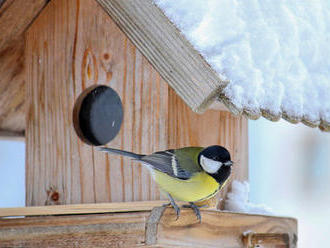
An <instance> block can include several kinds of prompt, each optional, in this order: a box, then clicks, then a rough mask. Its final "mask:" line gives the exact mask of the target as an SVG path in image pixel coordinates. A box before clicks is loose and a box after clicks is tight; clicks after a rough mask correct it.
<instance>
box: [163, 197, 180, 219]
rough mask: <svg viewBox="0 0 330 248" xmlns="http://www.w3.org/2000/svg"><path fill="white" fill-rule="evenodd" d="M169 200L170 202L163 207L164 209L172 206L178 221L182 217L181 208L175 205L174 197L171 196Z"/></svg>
mask: <svg viewBox="0 0 330 248" xmlns="http://www.w3.org/2000/svg"><path fill="white" fill-rule="evenodd" d="M169 198H170V202H169V203H166V204H164V205H163V207H168V206H172V207H173V208H174V210H175V213H176V219H175V220H178V219H179V217H180V207H179V206H178V205H177V204H176V203H175V201H174V199H173V198H172V196H171V195H170V194H169Z"/></svg>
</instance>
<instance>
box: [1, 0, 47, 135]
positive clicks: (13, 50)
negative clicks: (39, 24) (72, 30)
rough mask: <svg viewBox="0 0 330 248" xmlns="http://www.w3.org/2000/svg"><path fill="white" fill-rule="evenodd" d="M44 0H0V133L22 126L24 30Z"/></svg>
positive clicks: (19, 131)
mask: <svg viewBox="0 0 330 248" xmlns="http://www.w3.org/2000/svg"><path fill="white" fill-rule="evenodd" d="M47 2H48V1H46V0H0V136H15V135H22V134H23V132H24V130H25V85H24V36H23V33H24V31H25V30H26V29H27V28H28V26H29V25H30V24H31V22H32V21H33V20H34V18H35V17H36V16H37V15H38V14H39V12H40V11H41V10H42V9H43V8H44V6H45V5H46V4H47Z"/></svg>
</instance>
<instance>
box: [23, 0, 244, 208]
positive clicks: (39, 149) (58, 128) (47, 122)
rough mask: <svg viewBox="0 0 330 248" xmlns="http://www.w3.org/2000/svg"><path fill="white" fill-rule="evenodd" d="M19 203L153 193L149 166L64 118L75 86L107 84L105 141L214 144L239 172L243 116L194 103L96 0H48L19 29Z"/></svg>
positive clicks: (145, 146) (134, 147)
mask: <svg viewBox="0 0 330 248" xmlns="http://www.w3.org/2000/svg"><path fill="white" fill-rule="evenodd" d="M25 56H26V60H25V65H26V72H27V77H26V78H27V94H26V104H27V125H26V204H27V205H29V206H31V205H56V204H73V203H92V202H125V201H140V200H159V199H161V198H162V197H161V195H160V192H159V190H158V188H157V186H156V184H155V183H154V182H153V181H152V179H151V177H150V175H149V173H148V171H147V170H146V169H144V168H142V167H141V165H139V164H137V163H136V162H131V161H130V160H129V159H126V158H121V157H119V156H113V155H112V156H108V155H106V154H104V153H100V152H97V151H95V150H94V148H93V147H91V146H89V145H86V144H85V143H83V142H82V141H81V140H80V139H79V138H78V136H77V135H76V133H75V131H74V128H73V123H72V110H73V107H74V102H75V100H76V99H77V98H78V96H79V94H81V92H83V91H84V89H86V88H87V87H89V86H91V85H93V84H105V85H108V86H110V87H112V88H113V89H114V90H116V92H117V93H118V94H119V96H120V97H121V100H122V103H123V110H124V119H123V125H122V127H121V131H120V133H119V135H118V136H117V137H116V138H115V139H114V140H113V141H111V142H110V143H109V146H111V147H114V148H119V149H126V150H129V151H133V152H137V153H151V152H154V151H157V150H162V149H168V148H173V147H179V146H183V145H211V144H221V145H225V146H226V147H228V148H229V150H230V151H231V153H232V154H233V159H234V161H235V162H236V166H235V169H234V176H233V178H239V179H246V178H247V121H246V120H245V119H244V118H242V117H233V116H231V115H230V114H229V113H227V112H219V111H215V110H212V111H209V112H206V113H205V114H204V115H197V114H195V113H193V112H192V111H191V110H190V109H189V108H188V107H187V106H186V105H185V104H184V103H183V101H182V100H181V99H180V98H179V97H178V96H177V95H176V94H175V92H174V91H172V90H171V89H170V88H169V86H168V84H167V83H166V82H165V81H164V80H163V79H162V78H161V77H160V75H159V73H158V72H157V71H156V70H155V69H154V68H153V67H152V66H151V65H150V63H149V62H148V61H147V60H146V59H145V57H144V56H143V55H142V54H141V53H140V52H139V51H138V50H137V49H136V47H135V46H134V45H133V44H132V43H131V42H130V40H128V38H127V37H126V36H125V34H124V33H123V32H122V31H121V30H120V29H119V28H118V26H117V25H116V24H115V23H114V22H113V21H112V19H111V18H110V17H109V16H108V15H107V14H106V13H105V12H104V10H103V8H102V7H100V6H99V5H98V4H97V2H96V1H94V0H72V1H65V0H54V1H51V2H50V3H49V4H48V5H47V6H46V8H45V9H44V10H43V12H42V13H41V14H40V16H39V17H38V18H37V19H36V20H35V22H34V23H33V24H32V26H31V27H30V28H29V30H28V32H27V34H26V54H25Z"/></svg>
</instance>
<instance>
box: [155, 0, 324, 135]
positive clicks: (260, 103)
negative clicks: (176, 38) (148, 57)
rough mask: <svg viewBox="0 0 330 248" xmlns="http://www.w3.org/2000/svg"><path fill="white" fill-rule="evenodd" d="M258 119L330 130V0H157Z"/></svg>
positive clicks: (233, 98)
mask: <svg viewBox="0 0 330 248" xmlns="http://www.w3.org/2000/svg"><path fill="white" fill-rule="evenodd" d="M154 2H155V3H156V5H157V6H158V7H160V8H161V9H162V10H163V11H164V13H165V14H166V16H167V17H168V18H169V19H170V20H171V21H172V22H173V23H174V24H175V25H176V26H177V27H178V28H179V29H180V31H181V32H182V33H183V34H184V36H185V37H186V38H187V39H188V40H189V41H190V42H191V44H192V45H193V46H194V47H195V48H196V50H197V51H199V52H200V54H201V55H202V56H203V57H204V58H205V59H206V61H207V62H208V63H209V64H210V65H211V66H212V68H213V69H214V70H215V71H216V72H217V73H218V74H219V75H220V77H221V78H222V79H224V80H229V81H230V83H229V84H228V85H227V87H226V88H225V89H224V90H223V92H222V94H221V96H220V98H221V100H222V101H224V102H225V103H227V105H229V106H232V107H231V109H232V110H233V109H234V110H236V111H238V112H241V111H244V112H245V113H246V114H248V116H250V117H251V118H258V117H259V116H260V114H263V115H264V116H265V117H266V118H269V119H272V120H277V119H279V118H280V117H283V118H285V119H287V120H289V121H291V122H298V121H303V122H304V123H305V124H307V125H311V126H318V125H320V126H321V128H323V129H328V128H329V127H330V59H329V57H330V46H329V42H330V2H329V1H328V0H318V1H309V0H301V1H265V0H251V1H246V0H236V1H229V0H193V1H190V0H154Z"/></svg>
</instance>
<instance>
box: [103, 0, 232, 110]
mask: <svg viewBox="0 0 330 248" xmlns="http://www.w3.org/2000/svg"><path fill="white" fill-rule="evenodd" d="M97 1H98V2H99V3H100V5H101V6H102V7H103V8H104V10H105V11H106V12H107V13H108V14H109V15H110V16H111V17H112V18H113V20H114V21H115V22H116V23H117V24H118V26H119V27H120V28H121V29H122V30H123V32H124V33H125V34H126V35H127V36H128V37H129V38H130V39H131V41H132V42H133V43H134V44H135V45H136V47H137V48H138V49H139V50H140V51H141V52H142V54H143V55H144V56H145V57H146V58H147V59H148V60H149V61H150V63H151V64H152V65H153V66H154V67H155V68H156V70H157V71H159V73H160V74H161V76H162V77H163V78H164V79H165V80H166V81H167V82H168V83H169V84H170V86H171V87H172V88H173V89H174V90H175V91H176V93H177V94H178V95H179V96H180V97H181V98H182V99H183V100H184V101H185V102H186V104H187V105H188V106H190V107H191V109H193V110H194V111H196V112H203V111H204V110H205V109H207V107H208V106H209V105H210V104H211V103H212V102H213V101H214V100H215V99H216V97H217V95H218V94H219V93H220V90H221V89H222V88H223V87H224V86H225V85H226V84H227V83H228V82H225V81H223V80H221V79H220V78H219V76H218V75H217V73H216V72H214V70H213V69H212V68H211V67H210V66H209V65H208V63H207V62H206V61H205V60H204V59H203V57H202V56H201V55H200V54H199V53H198V52H197V51H196V50H195V49H194V48H193V47H192V45H191V44H190V43H189V42H188V41H187V40H186V38H185V37H184V36H183V35H182V34H181V33H180V31H179V30H178V29H177V28H176V27H175V26H174V25H173V24H172V23H171V22H170V21H169V20H168V18H167V17H166V16H165V15H164V14H163V13H162V11H161V10H160V9H159V8H158V7H157V6H156V5H155V4H153V2H152V0H127V1H122V0H97ZM150 23H152V25H150Z"/></svg>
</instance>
